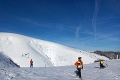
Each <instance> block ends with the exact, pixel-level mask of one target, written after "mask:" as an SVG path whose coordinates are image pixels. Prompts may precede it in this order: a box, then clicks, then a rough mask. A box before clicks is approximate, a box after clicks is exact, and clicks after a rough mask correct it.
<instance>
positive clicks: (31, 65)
mask: <svg viewBox="0 0 120 80" xmlns="http://www.w3.org/2000/svg"><path fill="white" fill-rule="evenodd" d="M30 67H31V68H33V61H32V59H31V60H30Z"/></svg>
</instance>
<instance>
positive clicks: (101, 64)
mask: <svg viewBox="0 0 120 80" xmlns="http://www.w3.org/2000/svg"><path fill="white" fill-rule="evenodd" d="M100 68H105V66H104V61H103V60H102V59H100Z"/></svg>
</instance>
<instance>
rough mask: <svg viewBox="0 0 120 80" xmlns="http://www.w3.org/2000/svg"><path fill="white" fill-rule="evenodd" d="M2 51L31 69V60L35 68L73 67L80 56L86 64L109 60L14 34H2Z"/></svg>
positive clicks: (0, 47) (21, 65)
mask: <svg viewBox="0 0 120 80" xmlns="http://www.w3.org/2000/svg"><path fill="white" fill-rule="evenodd" d="M0 51H1V52H4V53H5V55H7V56H9V57H10V58H11V59H12V60H13V61H14V62H15V63H17V64H18V65H20V67H29V61H30V59H33V61H34V67H52V66H66V65H73V64H74V62H75V61H76V60H77V57H78V56H81V57H82V60H83V62H84V64H88V63H93V62H94V61H95V60H97V59H99V58H101V59H105V60H108V59H107V58H106V57H103V56H98V55H95V54H94V53H88V52H85V51H81V50H76V49H73V48H69V47H66V46H63V45H60V44H56V43H53V42H49V41H44V40H38V39H34V38H30V37H26V36H22V35H18V34H13V33H0Z"/></svg>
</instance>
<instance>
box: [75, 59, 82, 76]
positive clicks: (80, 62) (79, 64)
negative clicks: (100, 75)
mask: <svg viewBox="0 0 120 80" xmlns="http://www.w3.org/2000/svg"><path fill="white" fill-rule="evenodd" d="M75 66H76V67H77V72H76V74H77V76H78V77H79V78H82V77H81V69H83V61H82V60H81V57H78V61H77V62H75Z"/></svg>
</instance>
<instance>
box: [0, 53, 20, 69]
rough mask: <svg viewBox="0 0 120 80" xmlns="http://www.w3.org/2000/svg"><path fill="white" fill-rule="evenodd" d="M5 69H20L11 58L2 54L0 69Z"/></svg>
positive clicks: (0, 54) (0, 56)
mask: <svg viewBox="0 0 120 80" xmlns="http://www.w3.org/2000/svg"><path fill="white" fill-rule="evenodd" d="M3 67H4V68H5V67H7V68H8V67H19V66H18V65H17V64H16V63H14V62H13V61H12V60H11V59H10V58H9V57H7V56H6V55H4V54H3V53H2V52H0V68H3Z"/></svg>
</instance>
